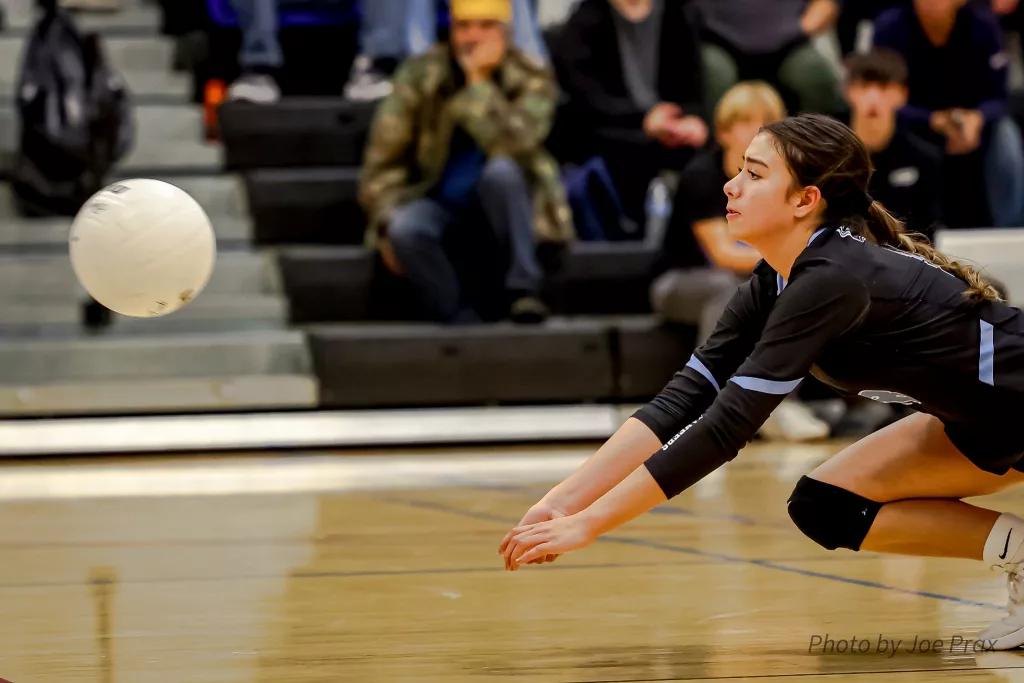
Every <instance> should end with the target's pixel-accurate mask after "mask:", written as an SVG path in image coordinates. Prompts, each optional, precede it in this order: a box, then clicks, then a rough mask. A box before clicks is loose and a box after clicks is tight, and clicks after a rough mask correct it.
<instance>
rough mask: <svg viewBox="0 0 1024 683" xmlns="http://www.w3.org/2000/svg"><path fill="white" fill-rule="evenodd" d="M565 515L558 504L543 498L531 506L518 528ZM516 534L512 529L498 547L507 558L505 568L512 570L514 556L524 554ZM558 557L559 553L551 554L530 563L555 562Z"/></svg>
mask: <svg viewBox="0 0 1024 683" xmlns="http://www.w3.org/2000/svg"><path fill="white" fill-rule="evenodd" d="M561 517H565V513H564V512H563V511H562V510H559V509H558V508H557V507H556V506H554V505H551V504H550V503H545V502H544V501H543V500H542V501H540V502H539V503H537V504H536V505H534V506H533V507H532V508H530V509H529V510H528V511H527V512H526V515H525V516H524V517H523V518H522V519H521V520H520V521H519V524H518V525H517V527H516V529H518V528H522V527H525V526H529V525H531V524H536V523H538V522H547V521H550V520H552V519H559V518H561ZM514 535H515V529H512V530H511V531H509V532H508V533H507V534H505V538H503V539H501V546H499V547H498V554H499V555H504V558H505V569H507V570H509V571H511V570H512V557H513V556H518V555H520V554H522V549H521V548H520V547H519V544H518V543H516V542H515V541H514V540H513V538H512V537H513V536H514ZM557 559H558V555H557V554H549V555H545V556H544V557H540V558H537V559H535V560H533V561H532V562H531V563H530V564H544V563H546V562H554V561H555V560H557Z"/></svg>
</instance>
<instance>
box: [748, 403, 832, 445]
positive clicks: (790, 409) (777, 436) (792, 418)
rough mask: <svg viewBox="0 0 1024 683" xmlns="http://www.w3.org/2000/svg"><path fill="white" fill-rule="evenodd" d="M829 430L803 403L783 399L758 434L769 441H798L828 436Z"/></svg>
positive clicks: (814, 439)
mask: <svg viewBox="0 0 1024 683" xmlns="http://www.w3.org/2000/svg"><path fill="white" fill-rule="evenodd" d="M831 431H832V430H831V429H830V428H829V426H828V424H827V423H825V422H823V421H822V420H819V419H818V418H817V417H815V416H814V413H812V412H811V409H810V408H808V407H807V406H805V405H804V404H803V403H800V402H799V401H783V402H782V403H780V404H779V407H778V408H776V409H775V410H774V411H773V412H772V414H771V415H770V416H768V419H767V420H766V421H765V423H764V424H763V425H762V426H761V430H760V434H761V436H763V437H764V438H765V439H768V440H769V441H790V442H799V441H817V440H818V439H825V438H828V436H829V434H830V433H831Z"/></svg>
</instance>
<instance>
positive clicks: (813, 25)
mask: <svg viewBox="0 0 1024 683" xmlns="http://www.w3.org/2000/svg"><path fill="white" fill-rule="evenodd" d="M994 1H998V0H994ZM838 20H839V3H837V2H836V0H811V2H810V3H808V5H807V9H806V10H804V13H803V16H802V17H800V29H801V30H802V31H803V32H804V35H807V36H815V35H818V34H819V33H821V32H822V31H827V30H828V29H830V28H832V27H833V26H835V23H836V21H838Z"/></svg>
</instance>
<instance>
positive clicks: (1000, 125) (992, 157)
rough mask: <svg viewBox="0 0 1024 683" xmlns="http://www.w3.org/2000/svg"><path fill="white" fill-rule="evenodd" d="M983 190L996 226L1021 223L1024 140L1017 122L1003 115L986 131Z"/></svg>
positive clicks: (1023, 185)
mask: <svg viewBox="0 0 1024 683" xmlns="http://www.w3.org/2000/svg"><path fill="white" fill-rule="evenodd" d="M987 138H988V139H987V146H986V148H985V149H984V152H983V153H984V155H985V161H984V163H985V190H986V192H987V194H988V206H989V211H990V212H991V214H992V222H993V223H994V227H997V228H1017V227H1024V142H1022V140H1021V132H1020V128H1019V127H1018V126H1017V123H1016V122H1015V121H1014V120H1013V119H1012V118H1010V117H1009V116H1006V117H1004V118H1002V119H1000V120H999V121H996V122H995V123H993V124H992V126H991V129H990V130H989V131H988V133H987Z"/></svg>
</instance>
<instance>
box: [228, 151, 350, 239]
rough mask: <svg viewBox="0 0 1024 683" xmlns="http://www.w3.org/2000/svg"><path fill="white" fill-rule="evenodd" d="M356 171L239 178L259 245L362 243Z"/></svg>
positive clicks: (285, 171) (282, 171)
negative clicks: (243, 184)
mask: <svg viewBox="0 0 1024 683" xmlns="http://www.w3.org/2000/svg"><path fill="white" fill-rule="evenodd" d="M359 173H360V170H359V168H358V167H322V168H268V169H259V170H255V171H249V172H247V173H245V174H244V175H243V178H244V182H245V190H246V198H247V199H248V205H249V210H250V212H251V214H252V218H253V233H254V235H255V239H256V241H257V243H259V244H347V245H354V244H362V243H363V241H364V237H365V233H366V215H365V213H364V212H363V208H362V207H361V206H360V205H359V202H358V191H359Z"/></svg>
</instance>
